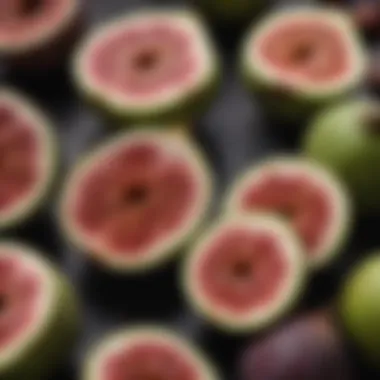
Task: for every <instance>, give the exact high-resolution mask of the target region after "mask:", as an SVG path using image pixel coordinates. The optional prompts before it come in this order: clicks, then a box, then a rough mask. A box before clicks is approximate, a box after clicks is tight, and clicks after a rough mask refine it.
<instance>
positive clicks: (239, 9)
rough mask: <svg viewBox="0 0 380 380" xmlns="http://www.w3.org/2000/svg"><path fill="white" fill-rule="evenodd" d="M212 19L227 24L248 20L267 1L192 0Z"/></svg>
mask: <svg viewBox="0 0 380 380" xmlns="http://www.w3.org/2000/svg"><path fill="white" fill-rule="evenodd" d="M193 2H194V3H195V5H197V6H198V7H199V8H200V9H201V10H203V11H204V12H205V13H206V14H207V15H209V16H211V17H212V19H214V20H215V21H218V22H222V23H223V24H227V25H236V24H239V23H241V22H246V21H250V20H251V19H253V18H254V17H255V16H256V15H257V14H259V13H260V12H261V11H262V10H263V9H264V8H265V6H267V5H268V4H267V3H268V1H263V0H193Z"/></svg>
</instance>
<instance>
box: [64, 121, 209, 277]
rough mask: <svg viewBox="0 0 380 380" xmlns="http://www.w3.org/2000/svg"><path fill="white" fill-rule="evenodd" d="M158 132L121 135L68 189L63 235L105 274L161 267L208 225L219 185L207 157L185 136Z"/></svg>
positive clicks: (86, 162)
mask: <svg viewBox="0 0 380 380" xmlns="http://www.w3.org/2000/svg"><path fill="white" fill-rule="evenodd" d="M160 129H161V128H160V127H158V128H156V129H155V128H153V127H152V128H149V127H146V128H145V129H144V130H143V129H140V130H138V131H133V132H123V133H120V134H119V135H117V136H116V137H114V138H112V139H111V140H110V141H109V142H107V143H104V144H102V145H101V146H100V147H98V148H97V149H96V150H95V151H93V152H90V153H88V154H86V157H84V158H83V160H82V161H81V162H79V163H78V164H77V165H76V167H75V168H74V169H73V171H72V173H71V174H70V175H69V178H68V180H67V183H66V185H65V186H64V190H63V195H62V199H61V204H60V216H61V221H62V226H63V230H64V232H65V233H66V235H67V236H68V238H69V240H70V241H72V242H73V243H74V244H76V245H77V246H78V247H79V248H81V249H82V250H83V251H84V252H85V253H86V254H88V255H89V256H90V257H92V258H93V259H95V260H96V261H97V262H99V263H100V264H101V265H103V266H104V267H105V268H107V269H111V270H114V271H120V272H122V273H126V272H141V271H145V270H148V269H152V268H155V267H157V266H158V265H159V264H162V263H163V262H166V261H167V260H168V259H169V258H171V257H172V256H173V255H174V254H176V253H178V251H179V250H180V249H182V248H183V247H184V245H186V243H187V242H188V241H190V239H191V238H192V236H193V234H194V233H195V232H196V230H197V229H198V228H199V227H200V225H201V224H202V223H203V221H204V219H205V218H206V215H207V211H208V208H209V206H210V204H211V200H212V192H213V191H212V188H213V180H212V174H211V172H210V170H209V168H208V166H207V165H206V164H205V161H204V158H203V156H202V154H201V153H200V152H199V149H198V147H197V146H196V145H195V143H193V142H191V141H190V140H188V138H187V137H185V136H182V135H180V134H173V132H172V131H170V132H166V131H163V130H162V129H161V130H160ZM164 129H165V128H164ZM95 205H96V206H95Z"/></svg>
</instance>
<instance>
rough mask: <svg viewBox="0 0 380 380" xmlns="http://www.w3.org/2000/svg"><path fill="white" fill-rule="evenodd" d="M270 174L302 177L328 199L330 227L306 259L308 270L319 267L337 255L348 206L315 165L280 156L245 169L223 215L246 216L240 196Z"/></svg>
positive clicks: (340, 189)
mask: <svg viewBox="0 0 380 380" xmlns="http://www.w3.org/2000/svg"><path fill="white" fill-rule="evenodd" d="M273 173H278V174H279V175H286V173H289V174H292V173H295V174H300V175H304V176H305V178H306V179H309V180H310V181H311V182H312V183H315V184H317V186H318V187H319V188H321V191H323V192H324V196H325V197H326V198H328V200H329V204H330V207H331V215H332V217H331V220H330V225H329V226H326V230H325V236H324V238H323V243H322V244H321V245H320V246H319V247H318V249H317V250H316V251H315V254H314V255H313V257H308V262H309V264H310V265H311V266H312V267H314V268H318V267H321V266H323V265H324V264H326V263H327V262H328V261H330V260H332V259H333V258H334V256H335V255H337V254H339V248H340V245H341V244H342V242H343V240H344V239H345V237H346V235H347V232H348V229H349V226H350V220H351V206H350V201H349V197H348V195H347V193H346V191H345V189H344V188H343V187H342V186H341V184H340V183H339V182H338V180H337V179H336V178H335V177H333V175H332V174H330V173H329V172H328V171H326V170H325V169H324V168H322V167H321V166H320V165H319V164H317V163H315V162H313V161H311V160H298V159H294V158H291V157H285V156H284V157H278V158H276V159H269V160H268V161H267V162H265V163H263V164H262V165H260V166H259V167H257V168H253V169H248V170H247V171H246V173H244V174H243V175H242V176H241V178H240V179H239V180H238V181H236V183H235V184H234V185H233V188H232V189H231V191H230V193H229V196H228V197H227V200H226V211H227V212H228V213H247V211H245V210H243V209H242V205H241V199H242V196H243V195H244V194H245V193H246V192H247V191H248V190H249V189H254V188H255V186H256V185H258V184H259V183H260V181H261V180H264V179H265V178H266V176H267V175H271V174H273ZM274 213H275V211H274Z"/></svg>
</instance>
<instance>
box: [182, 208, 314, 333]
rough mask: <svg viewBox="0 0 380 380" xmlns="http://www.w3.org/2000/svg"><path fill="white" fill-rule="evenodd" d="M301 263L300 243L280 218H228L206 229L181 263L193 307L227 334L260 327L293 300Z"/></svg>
mask: <svg viewBox="0 0 380 380" xmlns="http://www.w3.org/2000/svg"><path fill="white" fill-rule="evenodd" d="M306 268H307V266H306V263H305V260H304V253H303V250H302V248H301V243H300V242H299V240H298V239H297V238H296V236H295V235H294V234H293V232H292V231H291V229H289V228H288V226H287V225H286V224H285V223H283V222H282V221H281V220H277V219H275V218H273V217H270V216H264V215H258V216H254V217H252V216H251V217H245V216H238V217H236V216H234V217H232V218H227V219H223V220H222V221H220V222H219V223H218V224H217V225H214V226H213V227H212V228H210V229H208V230H207V231H206V232H205V233H204V235H203V236H202V237H201V238H200V239H198V240H197V241H196V242H195V243H194V244H193V246H192V248H191V250H190V252H189V254H188V257H187V258H186V260H185V262H184V266H183V275H182V288H183V290H184V294H185V297H186V299H187V300H188V302H189V303H190V305H191V306H192V307H193V309H194V310H195V311H196V312H197V313H198V314H199V315H200V316H202V317H203V318H205V319H206V320H207V321H209V322H210V323H211V324H212V325H214V326H216V327H217V328H218V329H220V330H222V331H226V332H228V333H232V334H244V333H250V332H254V331H259V330H262V329H265V328H266V327H268V326H269V325H271V324H272V323H275V322H277V321H278V320H279V319H281V317H283V316H284V315H285V314H287V312H289V310H290V309H291V308H292V307H293V306H294V305H295V303H296V302H297V301H298V300H299V298H300V295H301V294H302V291H303V288H304V281H305V276H306Z"/></svg>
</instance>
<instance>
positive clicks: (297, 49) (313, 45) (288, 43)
mask: <svg viewBox="0 0 380 380" xmlns="http://www.w3.org/2000/svg"><path fill="white" fill-rule="evenodd" d="M240 66H241V73H242V76H243V78H244V81H245V83H246V84H247V87H248V89H249V90H250V91H251V92H252V93H254V94H256V95H258V96H259V99H261V100H262V101H263V103H264V105H265V106H266V107H267V109H268V111H270V112H271V115H275V116H276V117H278V118H281V119H283V118H286V119H289V120H291V121H294V120H297V119H300V118H305V117H308V116H309V115H310V114H312V113H313V112H315V111H316V110H317V109H319V108H321V107H322V106H324V105H326V104H329V103H331V102H335V101H337V100H339V99H341V98H343V97H346V96H348V95H349V94H351V93H352V92H353V91H354V90H356V89H357V88H358V87H359V86H360V85H361V84H362V82H363V78H364V76H365V72H366V67H367V57H366V54H365V50H364V48H363V46H362V43H361V41H360V40H359V37H358V34H357V31H356V29H355V27H354V26H353V24H352V20H351V19H350V17H348V16H347V15H346V14H345V13H343V12H340V11H338V10H332V9H329V8H328V9H325V8H306V7H304V8H291V9H290V10H288V9H286V10H280V11H277V12H275V13H273V14H270V15H269V16H267V17H265V18H264V19H263V20H262V21H261V22H260V23H259V24H258V25H255V26H254V27H253V28H252V29H251V30H250V31H249V33H248V35H247V37H246V39H245V42H244V44H243V48H242V51H241V57H240Z"/></svg>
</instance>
